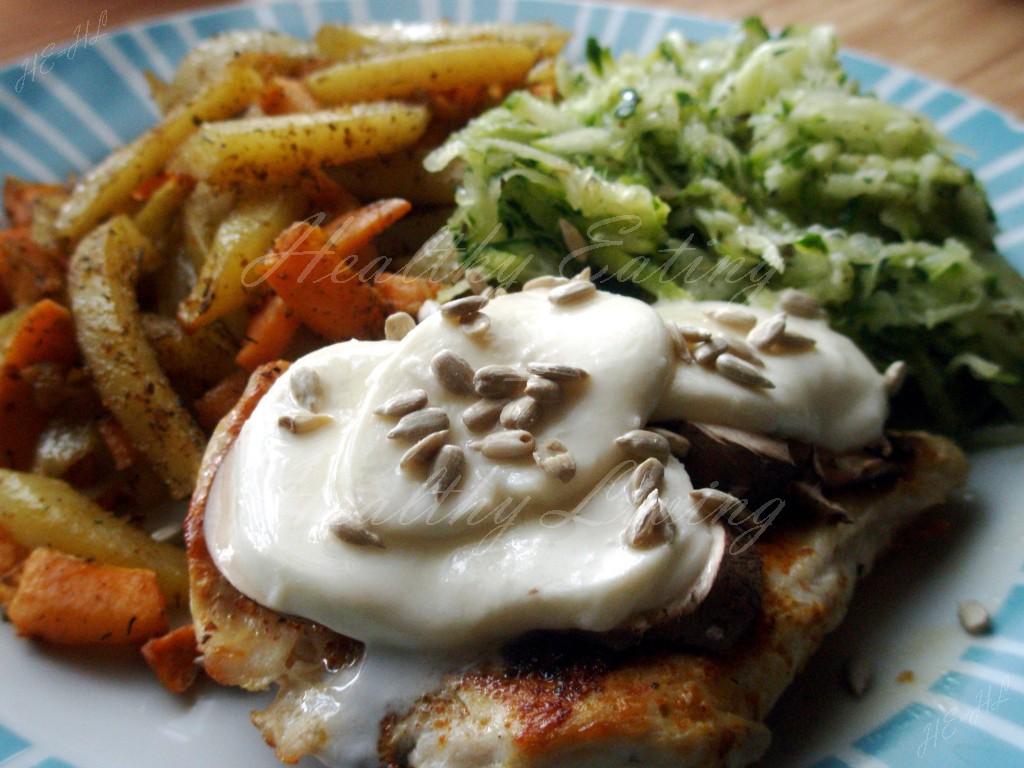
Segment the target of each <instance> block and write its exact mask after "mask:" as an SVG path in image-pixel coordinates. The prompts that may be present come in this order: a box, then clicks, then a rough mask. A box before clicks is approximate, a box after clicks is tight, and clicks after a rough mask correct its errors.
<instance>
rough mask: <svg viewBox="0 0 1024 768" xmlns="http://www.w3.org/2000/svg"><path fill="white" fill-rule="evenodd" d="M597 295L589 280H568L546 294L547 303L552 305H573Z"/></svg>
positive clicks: (594, 286) (595, 287)
mask: <svg viewBox="0 0 1024 768" xmlns="http://www.w3.org/2000/svg"><path fill="white" fill-rule="evenodd" d="M595 293H597V286H596V285H594V284H593V283H592V282H590V281H589V280H570V281H569V282H568V283H566V284H565V285H559V286H558V287H557V288H552V289H551V293H549V294H548V301H550V302H551V303H552V304H559V305H564V304H575V303H576V302H579V301H583V300H584V299H589V298H591V297H592V296H593V295H594V294H595Z"/></svg>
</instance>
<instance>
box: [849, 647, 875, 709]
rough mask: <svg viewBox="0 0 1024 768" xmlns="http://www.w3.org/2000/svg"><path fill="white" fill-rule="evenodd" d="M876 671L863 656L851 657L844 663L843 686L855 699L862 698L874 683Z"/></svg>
mask: <svg viewBox="0 0 1024 768" xmlns="http://www.w3.org/2000/svg"><path fill="white" fill-rule="evenodd" d="M874 677H875V674H874V669H873V668H872V666H871V662H870V661H868V660H867V659H866V658H864V657H863V656H850V657H849V658H847V659H846V661H844V662H843V685H845V686H846V690H848V691H849V692H850V693H851V694H852V695H853V696H854V697H855V698H858V699H859V698H860V697H861V696H863V695H864V694H865V693H867V692H868V689H869V688H871V683H872V682H874Z"/></svg>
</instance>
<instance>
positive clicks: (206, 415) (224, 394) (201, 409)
mask: <svg viewBox="0 0 1024 768" xmlns="http://www.w3.org/2000/svg"><path fill="white" fill-rule="evenodd" d="M248 381H249V372H248V371H236V372H235V373H233V374H231V375H230V376H228V377H227V378H225V379H224V380H223V381H221V382H220V383H219V384H216V385H215V386H213V387H211V388H210V389H209V390H207V392H206V393H205V394H204V395H203V396H202V397H200V398H199V399H198V400H196V402H195V403H194V404H193V409H194V410H195V412H196V419H197V420H198V421H199V426H201V427H202V428H203V429H205V430H206V431H207V432H213V430H214V428H215V427H216V426H217V424H218V423H219V422H220V420H221V419H223V418H224V417H225V416H227V414H228V413H229V412H230V411H231V409H232V408H234V407H235V403H237V402H238V398H240V397H241V396H242V393H243V392H244V391H245V385H246V384H247V383H248Z"/></svg>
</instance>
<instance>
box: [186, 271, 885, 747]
mask: <svg viewBox="0 0 1024 768" xmlns="http://www.w3.org/2000/svg"><path fill="white" fill-rule="evenodd" d="M701 309H702V307H701V306H699V305H692V304H685V303H679V304H672V305H665V306H659V307H658V308H657V310H658V311H657V312H656V311H654V310H653V309H652V308H651V307H649V306H647V305H645V304H643V303H642V302H639V301H636V300H633V299H628V298H624V297H619V296H613V295H610V294H605V293H600V292H599V293H598V294H597V295H596V296H595V297H593V298H591V299H588V300H585V301H582V302H579V303H574V304H569V305H564V306H559V305H555V304H553V303H552V302H550V301H549V300H548V291H547V290H534V291H529V292H526V293H520V294H514V295H510V296H506V297H501V298H499V299H496V300H492V302H491V303H490V304H489V305H488V306H487V307H486V309H485V310H484V311H485V312H486V314H487V315H488V316H489V317H490V319H491V330H490V332H489V334H488V335H487V336H486V337H483V338H471V337H470V336H468V335H467V334H465V333H464V332H463V331H462V329H460V328H459V326H458V325H457V323H455V322H452V321H451V320H448V319H446V318H443V317H442V316H441V315H440V314H435V315H433V316H431V317H429V318H427V319H426V320H425V321H424V322H423V323H421V324H420V325H419V326H417V327H416V328H415V329H414V330H413V331H412V332H411V333H410V334H409V335H408V336H407V337H406V338H405V339H403V340H402V341H401V342H347V343H343V344H338V345H334V346H331V347H327V348H324V349H321V350H319V351H317V352H314V353H313V354H311V355H308V356H307V357H305V358H303V359H302V360H300V361H299V362H297V363H296V364H295V365H294V366H293V367H292V368H291V369H290V370H289V371H288V372H287V373H285V374H284V375H283V376H282V377H281V378H280V379H279V380H278V381H277V382H276V383H275V385H274V386H273V387H272V388H271V390H270V391H269V392H268V393H267V394H266V396H265V397H264V398H263V400H262V401H261V402H260V404H259V405H258V406H257V408H256V409H255V411H254V413H253V414H252V416H251V417H250V418H249V420H248V421H247V422H246V424H245V426H244V427H243V429H242V431H241V433H240V435H239V437H238V440H237V441H236V443H235V445H234V446H233V448H232V449H231V451H230V452H229V453H228V455H227V456H226V457H225V459H224V463H223V465H222V466H221V468H220V470H219V471H218V474H217V477H216V479H215V481H214V484H213V488H212V490H211V493H210V497H209V502H208V505H207V509H206V537H207V543H208V545H209V549H210V552H211V555H212V557H213V559H214V561H215V562H216V563H217V565H218V567H219V568H220V569H221V571H222V572H223V573H224V574H225V576H226V577H227V578H228V580H229V581H231V583H232V584H234V586H235V587H237V588H238V589H239V590H240V591H242V592H243V593H244V594H246V595H248V596H249V597H251V598H253V599H254V600H256V601H257V602H259V603H261V604H263V605H266V606H268V607H270V608H273V609H275V610H279V611H282V612H284V613H288V614H293V615H298V616H302V617H304V618H308V619H311V620H313V621H316V622H318V623H320V624H323V625H325V626H327V627H329V628H331V629H333V630H335V631H337V632H339V633H341V634H344V635H347V636H349V637H353V638H356V639H359V640H361V641H363V642H364V643H366V646H367V651H366V653H365V654H364V658H363V660H362V661H361V662H360V663H359V664H357V665H356V666H355V667H353V668H351V669H348V670H343V671H342V672H340V673H336V674H335V675H334V676H333V677H332V678H331V679H330V680H329V681H328V683H327V685H326V687H325V688H322V689H320V692H319V693H318V696H319V697H320V699H323V701H321V702H320V704H319V705H318V706H319V711H321V712H322V719H323V721H324V722H325V723H326V724H327V725H326V727H327V728H328V730H329V732H330V733H331V734H332V738H331V739H329V740H328V744H327V747H326V751H325V753H324V758H325V759H328V760H329V761H330V762H332V764H337V765H343V766H355V765H362V764H364V763H365V764H375V761H376V740H377V735H378V727H377V726H378V724H379V723H380V721H381V719H382V718H383V717H384V716H385V715H386V714H387V713H388V712H389V711H402V710H404V709H406V708H407V707H408V706H409V705H411V704H412V702H413V701H414V700H415V699H416V698H417V697H418V696H419V695H422V694H424V693H426V692H428V691H429V690H431V689H434V688H436V687H437V686H439V685H440V682H441V680H442V677H443V675H444V674H446V673H448V672H452V671H455V670H457V669H459V668H461V667H463V666H465V665H466V663H467V659H473V658H479V657H480V655H481V654H483V653H488V652H490V651H491V650H493V649H495V648H498V647H500V645H501V644H502V643H503V642H506V641H508V640H511V639H513V638H515V637H517V636H519V635H521V634H522V633H524V632H526V631H529V630H536V629H582V630H590V631H597V632H602V631H607V630H610V629H613V628H615V627H617V626H619V625H622V624H623V623H625V622H626V621H627V620H629V619H630V618H633V617H636V616H637V615H638V614H640V613H643V612H645V611H648V610H651V609H654V608H659V607H663V606H666V605H668V604H669V603H672V602H674V601H676V600H679V599H681V598H682V597H684V596H686V595H687V594H689V593H690V591H691V590H692V589H693V588H694V587H695V585H698V584H701V583H702V579H703V580H707V579H708V578H709V576H710V575H712V571H711V570H709V569H713V567H714V566H713V565H712V563H717V559H716V558H717V555H718V553H719V552H720V551H721V550H720V548H721V546H722V541H723V535H722V532H721V529H720V528H718V527H717V526H714V525H710V524H709V523H708V522H706V521H702V520H701V519H700V513H699V512H698V511H697V510H695V509H694V507H693V505H692V503H691V501H690V498H689V492H690V491H691V490H692V485H691V483H690V480H689V477H688V475H687V473H686V471H685V468H684V466H683V465H682V464H680V463H679V462H678V461H677V460H675V459H671V458H670V459H669V460H668V461H667V462H666V466H665V479H664V482H663V484H662V487H661V497H662V499H663V500H664V501H665V503H666V506H667V508H668V509H669V511H670V513H671V517H672V521H673V524H674V526H675V529H676V531H677V534H676V536H675V537H674V539H673V540H672V541H670V542H666V543H662V544H658V545H656V546H651V547H649V548H644V549H637V548H634V547H630V546H628V545H627V544H626V543H625V541H624V536H623V532H624V530H625V528H626V525H627V523H628V521H629V519H630V517H631V516H632V514H633V513H634V511H635V506H634V505H633V504H631V503H630V501H629V499H628V497H627V493H626V482H627V480H628V478H629V476H630V473H631V471H632V469H633V468H634V467H635V466H636V460H635V459H631V458H630V457H628V456H627V455H626V454H625V453H624V452H623V450H622V449H621V448H620V447H619V446H617V445H616V443H615V439H616V438H617V437H619V436H620V435H622V434H624V433H625V432H628V431H630V430H633V429H637V428H641V427H643V426H644V425H646V424H648V423H649V422H650V421H652V420H671V419H689V420H695V421H705V422H713V423H719V424H728V425H731V426H736V427H740V428H745V429H750V430H753V431H761V432H770V433H774V434H778V435H782V436H785V437H794V438H800V439H803V440H808V441H810V442H817V443H821V444H824V445H827V446H828V447H831V448H845V447H850V446H851V445H859V444H863V443H866V442H868V441H870V440H872V439H875V438H877V437H878V436H879V435H880V434H881V430H882V426H883V422H884V418H885V412H886V400H885V395H884V384H883V378H882V376H881V375H879V374H878V373H877V372H875V371H874V369H873V368H872V366H871V365H870V363H869V362H868V361H867V360H866V359H865V358H864V356H863V355H862V354H861V353H860V352H859V351H858V350H857V349H856V348H855V347H854V346H853V345H852V343H850V342H849V341H847V340H846V339H844V338H843V337H841V336H838V335H837V334H835V333H833V332H831V331H830V330H829V329H828V328H827V326H826V325H825V324H824V323H823V322H817V321H798V320H791V326H790V327H791V328H792V329H793V330H795V331H797V332H799V333H803V334H805V335H807V336H811V337H812V338H814V339H815V340H816V341H817V346H816V348H815V349H813V350H811V351H808V352H804V353H801V354H798V355H797V354H794V355H785V356H780V355H772V356H769V355H765V356H764V357H765V363H766V365H765V372H766V375H767V376H768V377H769V378H771V379H772V380H773V381H774V382H775V384H776V387H775V389H772V390H756V389H752V388H748V387H743V386H741V385H738V384H735V383H733V382H731V381H728V380H727V379H725V378H724V377H722V376H721V375H720V374H716V373H713V372H711V371H708V370H705V369H703V368H702V367H700V366H697V365H683V364H679V363H678V361H677V359H676V358H675V356H674V354H673V351H672V347H671V342H670V340H669V336H668V334H667V332H666V330H665V326H664V322H663V319H662V316H664V317H665V318H668V319H672V320H678V321H681V322H687V323H691V324H696V325H704V326H708V327H710V328H711V329H712V330H714V331H716V332H726V333H728V328H727V327H723V326H721V325H718V324H713V323H709V322H708V321H707V320H706V319H705V318H704V316H703V314H702V312H701ZM755 311H756V310H755ZM659 312H660V313H661V315H659ZM445 349H447V350H452V351H454V352H456V353H458V354H459V355H461V356H462V357H463V358H465V359H466V360H467V361H468V362H469V363H470V365H471V366H472V367H473V368H474V369H477V368H480V367H482V366H484V365H507V366H512V367H514V368H517V369H520V370H523V371H525V368H526V365H527V363H531V362H544V363H555V364H561V365H569V366H575V367H579V368H582V369H584V370H585V371H587V372H588V374H589V375H588V376H587V377H586V378H585V379H583V380H581V381H578V382H572V383H567V384H565V385H564V386H563V393H562V395H563V396H562V400H561V402H559V403H557V404H549V405H543V406H542V414H541V417H540V420H539V421H538V423H537V424H536V426H534V427H532V428H531V431H532V433H533V434H534V435H535V438H536V441H537V443H538V444H541V443H543V442H545V441H547V440H550V439H558V440H560V441H562V442H563V443H564V444H565V445H566V446H567V447H568V449H569V451H570V453H571V454H572V455H573V457H574V458H575V460H576V463H577V472H576V475H575V476H574V477H573V478H572V479H571V480H570V481H568V482H562V481H559V480H557V479H555V478H553V477H550V476H548V475H547V474H545V473H544V472H543V471H542V470H541V469H540V468H539V467H537V465H536V464H535V462H534V460H533V458H531V457H529V456H527V457H523V458H520V459H514V460H497V459H488V458H485V457H484V456H483V455H482V454H481V453H479V452H477V451H475V450H473V449H471V448H470V447H468V446H469V443H470V442H471V441H473V440H476V439H479V438H480V437H481V436H482V435H481V434H475V433H472V432H470V431H469V430H468V429H467V428H466V427H465V425H464V424H463V422H462V419H461V415H462V412H463V411H464V410H465V408H466V407H467V406H469V405H471V404H472V403H474V402H475V401H476V400H477V398H476V396H475V395H455V394H452V393H451V392H449V391H448V390H446V389H445V388H443V387H442V386H441V385H440V383H439V382H438V380H437V378H436V376H435V375H434V374H433V373H432V372H431V367H430V362H431V360H432V358H433V357H434V356H435V355H436V354H437V353H438V352H440V351H441V350H445ZM300 369H311V370H313V371H315V372H316V373H317V374H318V375H319V377H320V379H321V381H322V384H323V391H324V396H323V400H322V402H321V404H320V405H319V407H318V412H319V413H322V414H327V415H329V416H331V417H333V420H332V422H331V423H330V424H328V425H327V426H325V427H323V428H321V429H319V430H317V431H314V432H310V433H308V434H293V433H290V432H288V431H286V430H284V429H282V428H281V427H280V426H279V425H278V419H279V418H280V417H281V416H282V415H284V414H287V413H294V412H295V411H296V409H297V408H298V404H297V402H296V400H295V397H294V395H293V394H292V392H291V386H290V380H291V377H292V376H293V375H294V374H295V372H296V371H299V370H300ZM411 389H423V390H425V391H426V392H427V395H428V401H429V402H428V405H429V406H430V407H437V408H442V409H443V410H444V411H445V412H446V413H447V414H448V417H449V422H450V432H449V436H448V442H449V443H451V444H454V445H457V446H460V447H462V448H463V449H464V450H465V454H466V464H465V466H464V469H463V471H462V477H461V479H460V481H459V484H458V485H457V486H456V488H455V490H454V492H453V493H451V494H450V495H449V496H448V497H447V498H444V499H443V500H440V501H438V500H437V499H435V498H434V496H433V495H432V494H431V493H429V492H428V491H427V489H426V488H425V486H424V480H425V478H426V472H423V473H416V472H409V471H403V470H402V469H401V468H400V467H399V461H400V459H401V457H402V454H403V453H404V452H405V451H406V450H407V449H408V448H409V446H410V443H409V442H406V441H402V440H394V439H388V438H387V432H388V431H389V430H390V429H391V428H392V427H393V426H394V425H395V423H396V421H397V420H396V419H394V418H386V417H382V416H379V415H376V414H374V413H373V409H374V407H376V406H378V405H380V404H381V403H383V402H385V401H387V400H388V399H389V398H391V397H393V396H394V395H396V394H399V393H402V392H406V391H408V390H411ZM499 430H501V427H500V426H496V427H495V428H494V429H493V430H491V431H499ZM339 516H341V517H344V518H346V519H349V520H353V521H358V522H360V523H361V524H364V525H366V526H368V527H369V529H370V530H372V531H373V532H374V533H375V534H377V535H378V536H379V537H380V539H381V541H382V542H383V547H382V548H377V547H373V546H359V545H355V544H352V543H348V542H345V541H342V540H341V539H339V538H338V537H337V536H335V535H334V534H332V533H331V530H330V525H331V523H332V522H333V521H334V520H336V519H338V517H339ZM326 702H334V705H332V706H327V705H326Z"/></svg>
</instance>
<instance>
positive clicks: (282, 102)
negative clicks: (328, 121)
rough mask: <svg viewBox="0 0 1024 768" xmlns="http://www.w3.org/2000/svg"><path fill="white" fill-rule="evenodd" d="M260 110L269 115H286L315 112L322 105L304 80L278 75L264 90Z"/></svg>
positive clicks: (271, 79)
mask: <svg viewBox="0 0 1024 768" xmlns="http://www.w3.org/2000/svg"><path fill="white" fill-rule="evenodd" d="M260 108H261V109H262V110H263V111H264V112H265V113H267V114H268V115H285V114H290V113H293V112H315V111H316V110H318V109H320V103H319V102H318V101H317V100H316V98H315V97H314V96H313V94H312V93H310V92H309V89H308V88H307V87H306V84H305V83H304V82H303V81H302V80H296V79H295V78H292V77H281V76H279V75H278V76H275V77H272V78H270V81H269V82H268V83H267V87H266V88H265V89H264V90H263V94H262V95H261V96H260Z"/></svg>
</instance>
